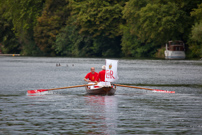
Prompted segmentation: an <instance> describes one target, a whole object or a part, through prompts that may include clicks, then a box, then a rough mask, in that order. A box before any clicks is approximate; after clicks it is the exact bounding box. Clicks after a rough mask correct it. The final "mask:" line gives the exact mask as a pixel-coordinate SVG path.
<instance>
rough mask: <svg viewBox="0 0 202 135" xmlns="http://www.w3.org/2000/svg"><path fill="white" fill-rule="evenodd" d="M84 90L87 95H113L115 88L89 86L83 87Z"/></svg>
mask: <svg viewBox="0 0 202 135" xmlns="http://www.w3.org/2000/svg"><path fill="white" fill-rule="evenodd" d="M85 88H86V92H87V94H89V95H114V94H115V92H116V88H113V87H100V88H94V89H90V88H89V87H85Z"/></svg>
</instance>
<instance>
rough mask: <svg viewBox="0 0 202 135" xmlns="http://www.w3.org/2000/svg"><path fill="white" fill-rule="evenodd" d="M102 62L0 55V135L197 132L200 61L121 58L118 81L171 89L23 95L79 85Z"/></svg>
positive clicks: (201, 109) (201, 128) (201, 106)
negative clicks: (42, 89)
mask: <svg viewBox="0 0 202 135" xmlns="http://www.w3.org/2000/svg"><path fill="white" fill-rule="evenodd" d="M56 63H60V64H61V65H62V66H61V67H56ZM104 63H105V61H104V59H89V58H82V59H80V58H32V57H0V69H1V71H0V75H1V77H0V86H1V87H0V134H9V135H10V134H12V135H13V134H78V135H80V134H108V135H110V134H120V135H122V134H187V135H190V134H201V133H202V124H201V123H202V87H201V85H202V84H201V82H202V76H201V73H202V61H189V60H182V61H180V60H178V61H177V60H174V61H169V60H119V68H118V71H119V78H120V79H119V80H118V82H117V83H121V84H133V85H139V86H140V87H148V88H157V89H163V90H171V91H175V92H176V94H168V93H157V92H151V91H147V90H140V89H131V88H122V87H117V92H116V95H114V96H90V95H86V93H85V90H84V88H73V89H66V90H56V91H50V92H48V93H45V94H41V95H35V96H27V95H26V91H27V90H30V89H41V88H57V87H66V86H73V85H81V84H84V81H83V78H84V76H85V75H86V73H87V72H89V71H90V70H89V69H90V67H91V66H95V68H96V70H97V71H99V70H100V69H101V66H102V65H103V64H104ZM73 64H74V66H72V65H73ZM67 65H68V66H67ZM141 85H142V86H141Z"/></svg>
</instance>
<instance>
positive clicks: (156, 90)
mask: <svg viewBox="0 0 202 135" xmlns="http://www.w3.org/2000/svg"><path fill="white" fill-rule="evenodd" d="M152 91H153V92H163V93H175V91H168V90H158V89H154V90H152Z"/></svg>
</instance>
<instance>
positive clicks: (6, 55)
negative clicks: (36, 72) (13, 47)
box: [0, 54, 20, 56]
mask: <svg viewBox="0 0 202 135" xmlns="http://www.w3.org/2000/svg"><path fill="white" fill-rule="evenodd" d="M0 56H20V54H0Z"/></svg>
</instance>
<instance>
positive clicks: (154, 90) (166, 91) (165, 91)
mask: <svg viewBox="0 0 202 135" xmlns="http://www.w3.org/2000/svg"><path fill="white" fill-rule="evenodd" d="M114 85H116V86H120V87H127V88H135V89H144V90H151V91H153V92H164V93H175V91H168V90H159V89H150V88H143V87H136V86H129V85H121V84H114Z"/></svg>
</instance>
